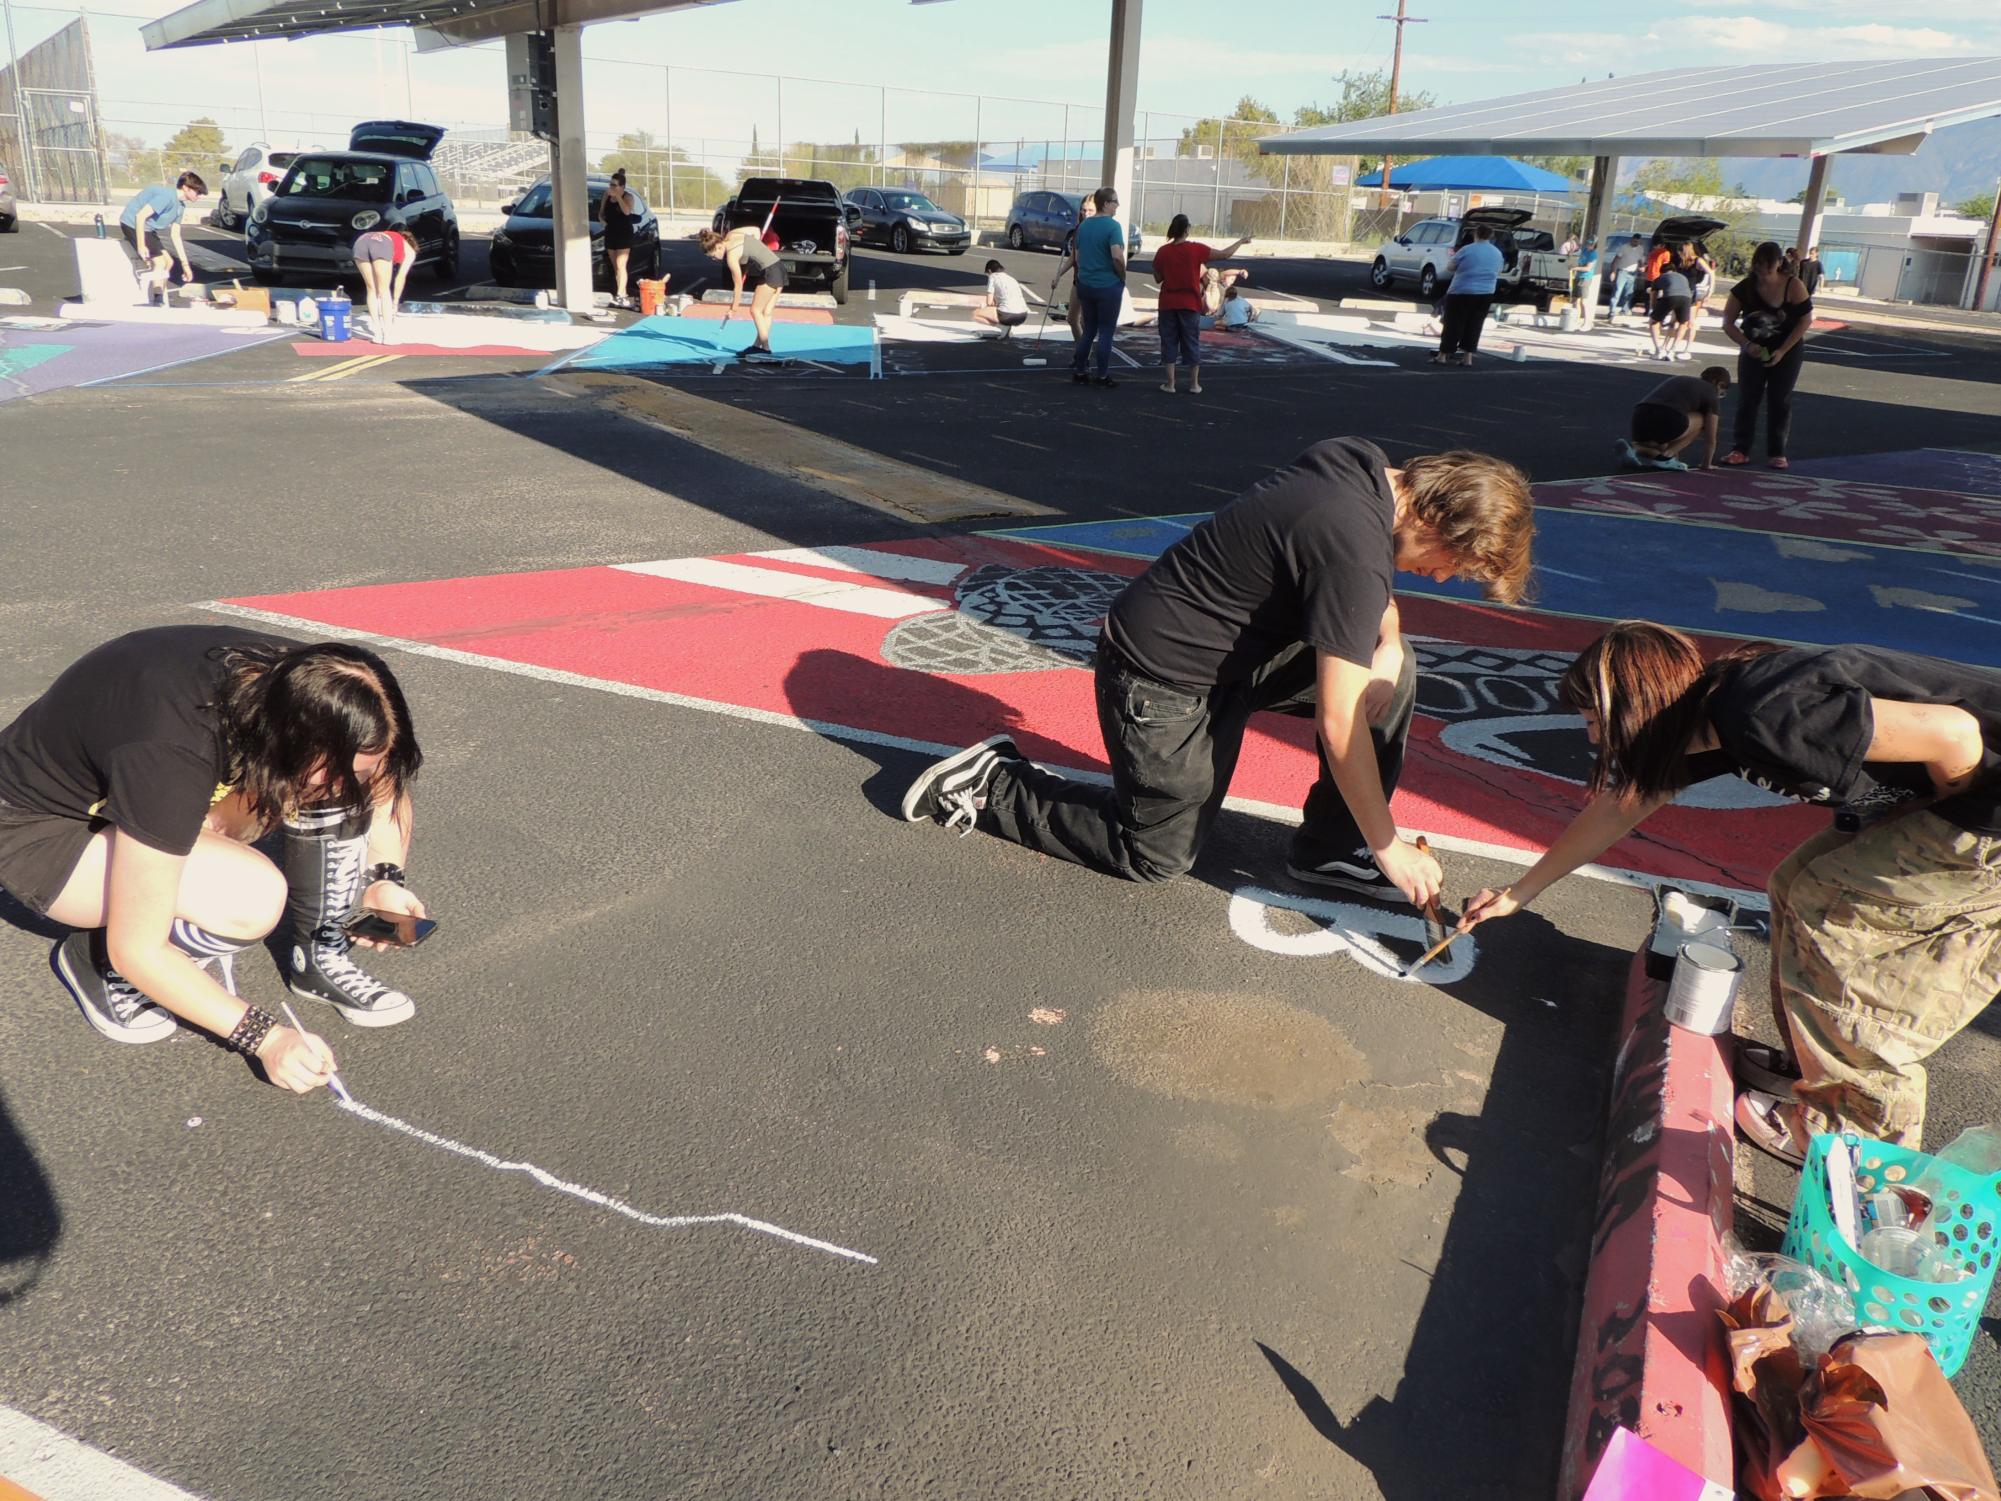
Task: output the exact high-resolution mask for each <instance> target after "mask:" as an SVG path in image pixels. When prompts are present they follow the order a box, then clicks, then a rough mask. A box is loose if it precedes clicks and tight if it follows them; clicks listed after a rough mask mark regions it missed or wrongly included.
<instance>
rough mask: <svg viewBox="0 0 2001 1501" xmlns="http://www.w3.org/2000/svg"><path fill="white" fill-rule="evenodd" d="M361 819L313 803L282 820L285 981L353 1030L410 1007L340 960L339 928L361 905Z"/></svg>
mask: <svg viewBox="0 0 2001 1501" xmlns="http://www.w3.org/2000/svg"><path fill="white" fill-rule="evenodd" d="M368 822H369V811H368V810H367V809H365V808H315V809H312V810H309V811H307V812H303V813H299V814H296V815H294V816H293V817H291V818H288V819H286V820H285V885H286V887H287V894H286V897H285V925H286V931H285V951H284V952H285V984H286V986H287V988H288V989H290V990H291V992H292V994H293V995H296V996H299V997H302V998H303V999H305V1000H309V1001H325V1002H327V1003H328V1004H329V1005H332V1006H334V1007H336V1008H337V1009H338V1010H339V1011H340V1014H341V1015H342V1016H344V1017H346V1018H347V1019H348V1020H349V1021H350V1022H352V1023H353V1024H354V1025H355V1026H357V1027H393V1026H395V1025H396V1023H398V1022H403V1021H408V1020H409V1019H410V1018H411V1017H413V1016H415V1015H416V1014H417V1007H416V1005H415V1004H414V1003H413V1002H412V1001H411V999H410V997H408V996H407V995H405V994H403V992H402V991H400V990H394V989H391V988H390V987H389V986H387V985H385V984H383V983H382V982H381V981H380V980H378V979H376V978H375V977H374V976H373V975H371V974H369V973H368V972H367V971H365V970H363V969H362V968H361V967H360V966H359V965H357V964H356V963H355V962H354V961H353V960H352V959H350V958H349V957H348V951H349V950H350V949H351V948H352V947H353V946H354V940H353V939H351V938H349V937H348V935H347V929H346V926H345V925H346V923H347V921H348V919H349V918H351V917H352V916H353V915H354V913H355V910H356V908H358V907H359V906H360V905H361V892H362V875H363V873H364V871H365V870H366V868H367V863H368Z"/></svg>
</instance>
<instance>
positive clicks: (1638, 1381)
mask: <svg viewBox="0 0 2001 1501" xmlns="http://www.w3.org/2000/svg"><path fill="white" fill-rule="evenodd" d="M1666 989H1667V987H1666V985H1665V984H1664V983H1662V982H1660V981H1657V980H1650V979H1648V978H1647V974H1646V968H1645V955H1644V951H1643V952H1642V953H1641V954H1638V955H1635V956H1634V959H1633V964H1632V968H1631V970H1630V971H1629V973H1628V975H1627V980H1626V1004H1625V1008H1624V1016H1623V1025H1622V1029H1621V1035H1622V1037H1623V1038H1624V1041H1623V1042H1622V1043H1621V1044H1620V1048H1619V1056H1618V1061H1617V1063H1616V1064H1615V1065H1614V1067H1613V1071H1612V1096H1611V1111H1610V1116H1609V1119H1608V1122H1607V1126H1606V1133H1605V1135H1606V1141H1605V1165H1604V1168H1603V1171H1602V1172H1601V1173H1600V1176H1599V1180H1598V1212H1597V1216H1596V1219H1595V1220H1594V1222H1593V1226H1592V1235H1591V1260H1590V1270H1589V1272H1588V1273H1587V1275H1586V1280H1585V1284H1584V1313H1583V1319H1582V1322H1581V1324H1580V1327H1579V1332H1578V1339H1577V1364H1576V1367H1575V1369H1574V1371H1573V1373H1572V1376H1571V1383H1570V1410H1569V1418H1568V1421H1567V1422H1566V1424H1565V1426H1564V1435H1563V1469H1562V1473H1561V1478H1560V1480H1559V1482H1558V1488H1557V1495H1558V1497H1559V1501H1576V1498H1577V1497H1578V1496H1580V1495H1581V1494H1582V1493H1583V1491H1584V1488H1585V1487H1586V1486H1587V1485H1588V1484H1590V1481H1591V1474H1592V1471H1593V1470H1594V1469H1596V1467H1597V1464H1598V1458H1599V1456H1600V1455H1601V1454H1602V1453H1604V1450H1605V1445H1606V1444H1607V1443H1608V1442H1609V1441H1610V1439H1611V1437H1612V1434H1613V1431H1614V1430H1615V1429H1618V1428H1621V1427H1624V1428H1631V1429H1633V1430H1634V1431H1635V1432H1636V1433H1638V1434H1639V1435H1640V1437H1642V1438H1644V1439H1645V1440H1646V1441H1647V1442H1648V1443H1650V1444H1652V1445H1653V1446H1654V1447H1655V1448H1657V1449H1659V1450H1660V1451H1661V1452H1662V1453H1664V1454H1666V1455H1668V1456H1669V1457H1671V1458H1673V1459H1676V1460H1679V1461H1680V1462H1681V1463H1682V1464H1684V1465H1686V1466H1688V1468H1689V1469H1691V1470H1694V1471H1695V1472H1696V1473H1697V1474H1700V1475H1702V1476H1704V1477H1705V1478H1707V1479H1709V1480H1712V1481H1714V1482H1716V1483H1717V1484H1719V1485H1721V1486H1723V1487H1724V1488H1725V1489H1726V1490H1728V1489H1731V1488H1733V1487H1734V1478H1735V1474H1736V1466H1735V1461H1734V1459H1733V1457H1732V1454H1731V1446H1730V1404H1729V1396H1728V1393H1729V1384H1728V1375H1727V1368H1726V1361H1725V1351H1724V1339H1723V1326H1722V1324H1721V1323H1720V1322H1719V1321H1718V1320H1717V1317H1716V1311H1717V1309H1719V1308H1720V1307H1722V1305H1723V1302H1724V1299H1725V1292H1724V1287H1723V1246H1722V1242H1723V1237H1724V1235H1725V1234H1726V1233H1727V1232H1728V1231H1729V1229H1730V1217H1731V1207H1732V1199H1731V1193H1732V1186H1733V1173H1732V1166H1733V1130H1734V1126H1733V1121H1732V1116H1731V1106H1732V1102H1733V1096H1732V1089H1731V1076H1730V1059H1729V1055H1728V1053H1727V1052H1726V1051H1725V1046H1726V1045H1727V1043H1728V1041H1729V1039H1728V1037H1727V1036H1725V1037H1723V1038H1714V1037H1704V1036H1701V1035H1700V1034H1698V1033H1694V1032H1686V1031H1683V1030H1682V1029H1681V1028H1679V1027H1674V1026H1670V1025H1669V1023H1668V1020H1667V1015H1666V1012H1665V1010H1664V1009H1663V1005H1662V1002H1663V1000H1664V997H1665V993H1666Z"/></svg>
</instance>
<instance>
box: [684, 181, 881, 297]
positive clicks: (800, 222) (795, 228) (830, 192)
mask: <svg viewBox="0 0 2001 1501" xmlns="http://www.w3.org/2000/svg"><path fill="white" fill-rule="evenodd" d="M774 203H775V204H776V205H777V206H778V212H777V213H776V214H775V215H774V214H773V213H772V211H771V210H772V205H773V204H774ZM859 217H860V211H859V210H857V209H851V208H849V206H848V203H847V200H846V199H845V198H843V197H842V196H841V190H840V189H839V188H837V187H835V186H834V185H833V184H832V183H831V182H823V181H821V180H820V179H818V178H815V177H747V178H745V179H744V180H743V184H742V186H740V187H739V188H738V189H737V190H736V197H734V198H732V199H730V200H729V202H727V203H725V204H724V205H723V206H722V207H721V208H719V209H717V210H716V216H715V222H714V226H713V227H714V229H715V231H716V233H717V234H727V233H728V232H729V231H730V230H732V229H735V228H737V227H738V226H739V225H743V224H748V225H751V226H753V227H754V228H758V229H762V228H763V227H764V221H765V220H766V219H767V218H769V219H770V220H771V232H772V233H773V234H775V235H777V236H778V255H779V259H781V260H782V261H784V262H785V272H786V275H787V276H788V277H789V278H792V279H795V280H796V279H798V278H802V277H804V278H810V279H812V280H815V281H819V282H823V283H824V284H825V285H826V288H827V290H828V291H829V292H831V293H833V294H834V301H836V302H846V301H847V300H848V232H849V229H850V228H851V226H852V224H853V221H854V220H855V219H857V218H859Z"/></svg>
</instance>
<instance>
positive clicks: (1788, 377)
mask: <svg viewBox="0 0 2001 1501" xmlns="http://www.w3.org/2000/svg"><path fill="white" fill-rule="evenodd" d="M1804 364H1806V348H1805V346H1804V345H1800V344H1795V345H1794V346H1793V352H1792V353H1791V354H1789V355H1787V356H1786V357H1785V358H1784V359H1782V360H1780V361H1779V362H1778V364H1776V365H1767V364H1766V363H1765V362H1764V361H1763V360H1760V359H1754V358H1753V357H1752V356H1751V355H1749V354H1739V355H1738V356H1737V427H1736V433H1735V441H1734V443H1733V445H1732V446H1734V447H1735V448H1736V450H1737V452H1739V453H1741V454H1744V455H1746V456H1747V457H1748V456H1749V455H1750V452H1751V445H1752V443H1754V442H1755V441H1756V440H1757V437H1758V408H1759V407H1760V406H1763V407H1764V408H1765V456H1766V457H1767V458H1773V459H1782V458H1784V457H1785V456H1786V439H1787V438H1788V437H1790V436H1791V434H1792V430H1793V387H1794V386H1796V385H1798V384H1799V379H1800V367H1801V366H1802V365H1804Z"/></svg>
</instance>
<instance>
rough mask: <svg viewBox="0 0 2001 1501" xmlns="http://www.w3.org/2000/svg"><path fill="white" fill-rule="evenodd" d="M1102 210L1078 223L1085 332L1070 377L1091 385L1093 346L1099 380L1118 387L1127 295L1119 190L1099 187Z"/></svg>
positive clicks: (1079, 293)
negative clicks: (1117, 356) (1116, 361)
mask: <svg viewBox="0 0 2001 1501" xmlns="http://www.w3.org/2000/svg"><path fill="white" fill-rule="evenodd" d="M1091 201H1092V203H1093V204H1095V205H1096V206H1097V210H1098V211H1097V213H1096V214H1094V215H1093V216H1092V217H1090V218H1089V219H1086V220H1085V221H1084V222H1083V223H1082V224H1080V225H1078V226H1077V291H1076V296H1077V298H1078V300H1079V301H1081V302H1082V303H1083V304H1084V331H1083V336H1082V337H1081V338H1079V339H1078V340H1077V352H1076V353H1075V354H1074V355H1072V356H1071V359H1070V379H1071V380H1073V381H1075V382H1076V383H1077V384H1078V385H1080V386H1082V385H1087V384H1089V382H1090V379H1091V377H1090V375H1089V374H1088V373H1087V372H1086V369H1085V366H1086V365H1087V363H1088V362H1089V360H1090V357H1091V346H1092V345H1093V344H1096V345H1097V350H1098V384H1099V385H1101V386H1113V385H1117V384H1118V382H1116V381H1114V380H1113V379H1112V375H1111V367H1112V335H1113V334H1114V333H1115V332H1117V330H1118V326H1119V306H1120V304H1121V303H1122V302H1123V301H1124V300H1125V295H1126V230H1125V226H1124V225H1123V224H1121V223H1119V219H1118V207H1119V195H1118V194H1117V193H1115V192H1113V191H1112V190H1111V189H1110V188H1099V189H1098V191H1097V192H1095V193H1093V194H1092V195H1091Z"/></svg>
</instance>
